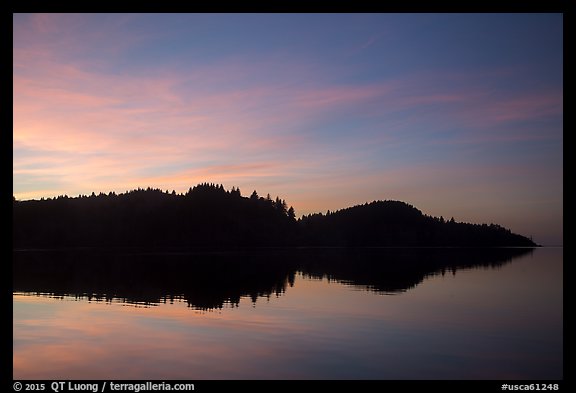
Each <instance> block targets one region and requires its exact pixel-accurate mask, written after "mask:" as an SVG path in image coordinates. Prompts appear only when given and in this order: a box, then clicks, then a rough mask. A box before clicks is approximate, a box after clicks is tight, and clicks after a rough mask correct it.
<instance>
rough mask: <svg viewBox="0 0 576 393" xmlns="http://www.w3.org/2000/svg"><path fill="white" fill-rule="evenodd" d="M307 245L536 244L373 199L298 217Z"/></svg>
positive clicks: (492, 227)
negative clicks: (343, 207)
mask: <svg viewBox="0 0 576 393" xmlns="http://www.w3.org/2000/svg"><path fill="white" fill-rule="evenodd" d="M301 226H302V230H303V232H304V233H306V237H305V241H306V243H307V244H310V245H312V244H322V245H326V246H375V247H394V246H403V247H436V246H447V247H448V246H460V247H502V246H518V247H533V246H536V243H534V242H533V241H532V240H531V239H529V238H527V237H525V236H521V235H518V234H515V233H512V232H511V231H510V230H509V229H506V228H504V227H501V226H500V225H497V224H469V223H463V222H456V221H455V220H454V218H451V219H450V220H445V219H444V217H432V216H429V215H425V214H423V213H422V212H421V211H420V210H418V209H417V208H415V207H414V206H412V205H410V204H407V203H404V202H400V201H375V202H372V203H366V204H364V205H359V206H354V207H350V208H347V209H343V210H339V211H336V212H333V213H331V212H329V211H328V212H327V213H326V214H325V215H324V214H312V215H308V216H305V217H303V218H302V220H301Z"/></svg>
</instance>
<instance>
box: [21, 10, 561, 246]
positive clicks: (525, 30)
mask: <svg viewBox="0 0 576 393" xmlns="http://www.w3.org/2000/svg"><path fill="white" fill-rule="evenodd" d="M562 30H563V21H562V15H561V14H160V15H157V14H94V15H92V14H65V15H60V14H34V15H30V14H15V15H14V47H13V52H14V62H13V78H14V93H13V95H14V108H13V113H14V128H13V135H14V144H13V152H14V180H13V186H14V195H15V196H16V197H17V198H19V199H32V198H35V199H38V198H41V197H51V196H56V195H61V194H67V195H69V196H75V195H79V194H89V193H91V192H92V191H96V192H99V191H103V192H108V191H116V192H124V191H126V190H130V189H133V188H137V187H148V186H151V187H159V188H162V189H168V190H172V189H175V190H176V191H177V192H184V191H185V190H187V189H188V187H190V186H192V185H195V184H197V183H199V182H204V181H209V182H215V183H223V184H224V186H225V187H226V188H231V187H232V186H236V187H240V189H241V190H242V193H243V194H244V195H249V194H250V193H251V192H252V190H254V189H256V190H257V191H258V192H259V193H260V194H263V195H265V194H267V193H270V194H271V195H273V196H275V195H279V196H280V197H281V198H284V199H286V200H287V202H288V203H289V204H290V205H293V206H294V208H295V209H296V213H297V215H302V214H308V213H312V212H319V211H323V212H324V211H326V210H328V209H330V210H335V209H338V208H344V207H347V206H351V205H355V204H359V203H364V202H369V201H372V200H376V199H382V200H383V199H399V200H403V201H406V202H408V203H411V204H413V205H415V206H416V207H418V208H419V209H421V210H422V211H423V212H424V213H426V214H431V215H436V216H440V215H443V216H444V217H452V216H454V218H455V219H456V220H457V221H468V222H478V223H482V222H495V223H498V224H501V225H504V226H506V227H508V228H510V229H512V230H513V231H515V232H519V233H522V234H524V235H528V236H533V237H534V239H535V240H536V241H537V242H540V243H544V244H562V237H563V232H562V216H563V207H562V204H563V200H562V188H563V180H562V175H563V166H562V161H563V156H562V145H563V123H562V116H563V96H562V95H563V81H562V79H563V36H562Z"/></svg>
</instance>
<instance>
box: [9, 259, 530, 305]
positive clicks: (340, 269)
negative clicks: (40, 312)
mask: <svg viewBox="0 0 576 393" xmlns="http://www.w3.org/2000/svg"><path fill="white" fill-rule="evenodd" d="M530 252H532V249H530V248H482V249H469V248H419V249H417V248H379V249H377V248H373V249H370V248H361V249H348V248H299V249H294V248H276V249H245V250H242V251H238V250H235V251H229V252H209V251H203V252H201V251H187V250H172V251H171V252H157V251H150V250H148V251H146V250H136V249H122V250H118V249H83V250H51V251H16V252H14V254H13V255H14V257H13V284H14V287H13V290H14V291H15V292H24V293H36V294H45V295H48V296H52V297H64V296H75V297H78V298H86V299H88V300H90V301H107V302H113V301H121V302H124V303H129V304H133V305H144V306H151V305H157V304H161V303H166V302H170V303H173V302H174V301H176V300H182V301H185V302H186V303H187V304H188V306H189V307H191V308H194V309H202V310H210V309H218V308H222V307H224V306H225V305H226V304H228V305H231V306H233V307H234V306H238V305H239V303H240V299H241V298H242V297H249V298H250V299H251V300H252V302H253V303H254V304H256V303H257V301H258V299H259V298H269V297H270V296H272V295H276V296H281V295H282V294H283V293H285V292H286V290H287V288H289V287H292V286H293V285H294V283H295V280H296V275H297V274H298V273H299V272H300V273H301V274H303V275H304V276H305V277H311V278H317V279H321V278H328V279H330V280H333V281H337V282H341V283H344V284H346V285H353V286H355V287H357V288H361V289H363V290H368V291H372V292H375V293H380V294H397V293H401V292H404V291H407V290H409V289H411V288H414V287H416V286H417V285H418V284H419V283H421V282H422V281H423V280H424V279H425V278H426V277H428V276H431V275H435V274H444V273H445V272H446V270H451V271H452V272H456V271H457V270H459V269H468V268H475V267H492V268H496V267H499V266H502V265H503V264H505V263H509V262H510V261H512V260H513V259H514V258H516V257H519V256H521V255H525V254H527V253H530Z"/></svg>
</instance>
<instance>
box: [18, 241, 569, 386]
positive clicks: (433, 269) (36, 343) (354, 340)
mask: <svg viewBox="0 0 576 393" xmlns="http://www.w3.org/2000/svg"><path fill="white" fill-rule="evenodd" d="M499 252H500V251H498V252H497V253H496V254H498V253H499ZM502 252H503V253H504V254H503V255H500V254H498V255H494V256H493V255H491V254H489V253H486V252H484V251H482V252H478V251H474V250H459V251H458V250H449V249H448V250H438V249H423V250H422V249H421V250H416V251H414V250H412V251H411V250H393V251H391V250H385V251H382V250H369V251H362V252H358V251H354V252H352V251H347V250H331V251H330V250H299V251H298V252H294V253H293V252H284V251H282V252H280V251H277V250H276V251H266V250H264V251H262V250H261V251H259V252H256V253H251V252H243V253H239V254H238V253H228V254H210V253H205V254H189V253H179V252H172V253H164V254H162V255H160V254H158V253H128V252H124V253H118V252H102V253H94V252H90V251H84V252H81V253H78V252H75V253H68V252H67V253H49V252H15V257H14V294H13V328H14V336H13V366H14V371H13V378H14V379H521V380H526V379H538V380H543V379H561V378H562V377H563V375H562V369H563V366H562V365H563V330H562V318H563V314H562V312H563V298H562V292H563V280H562V263H563V250H562V248H541V249H535V250H533V251H524V250H522V251H514V250H508V251H502ZM516 254H521V255H516ZM271 266H273V268H272V267H271Z"/></svg>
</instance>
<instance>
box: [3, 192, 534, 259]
mask: <svg viewBox="0 0 576 393" xmlns="http://www.w3.org/2000/svg"><path fill="white" fill-rule="evenodd" d="M13 244H14V247H15V248H57V247H91V246H106V247H109V246H111V247H129V246H136V247H142V246H146V247H148V246H150V247H171V246H175V247H181V246H186V247H204V246H206V247H238V246H343V247H357V246H535V243H534V242H532V241H531V239H528V238H526V237H524V236H521V235H517V234H514V233H511V232H510V231H509V230H508V229H505V228H502V227H500V226H498V225H495V224H490V225H486V224H483V225H478V224H467V223H458V222H455V221H454V219H451V220H449V221H445V220H444V219H443V218H442V217H441V218H436V217H431V216H427V215H424V214H422V212H421V211H420V210H418V209H416V208H415V207H413V206H411V205H408V204H406V203H404V202H399V201H377V202H372V203H370V204H365V205H361V206H355V207H351V208H347V209H343V210H339V211H336V212H333V213H330V212H328V213H327V214H313V215H308V216H304V217H302V218H300V219H296V214H295V211H294V208H293V207H288V205H287V203H286V201H285V200H283V199H280V198H279V197H276V198H274V199H273V198H271V196H270V195H269V194H268V195H267V196H266V197H261V196H259V195H258V193H257V192H256V191H254V192H253V193H252V194H251V195H250V197H244V196H242V195H241V192H240V189H238V188H236V187H233V188H232V189H231V190H230V191H227V190H225V189H224V187H223V186H222V185H217V184H212V183H210V184H209V183H203V184H199V185H197V186H195V187H191V188H190V189H189V190H188V191H187V192H186V193H184V194H177V193H176V192H175V191H172V192H168V191H166V192H164V191H162V190H160V189H152V188H148V189H137V190H133V191H129V192H126V193H122V194H115V193H113V192H111V193H108V194H104V193H100V194H98V195H96V194H95V193H92V195H91V196H85V195H81V196H79V197H75V198H70V197H68V196H66V195H64V196H60V197H57V198H48V199H45V200H44V199H42V200H39V201H38V200H31V201H17V200H16V199H14V203H13Z"/></svg>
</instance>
